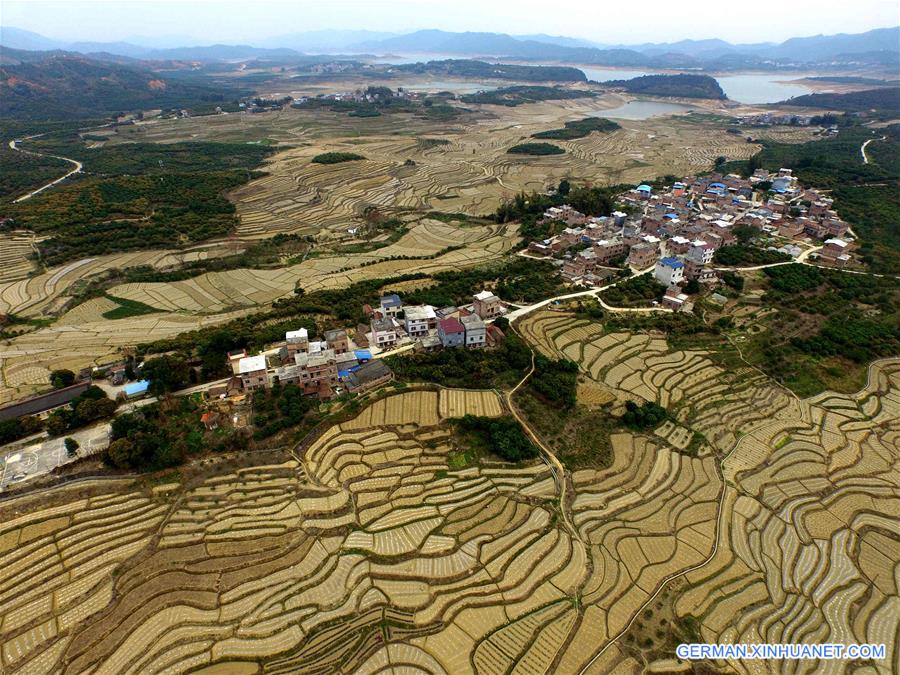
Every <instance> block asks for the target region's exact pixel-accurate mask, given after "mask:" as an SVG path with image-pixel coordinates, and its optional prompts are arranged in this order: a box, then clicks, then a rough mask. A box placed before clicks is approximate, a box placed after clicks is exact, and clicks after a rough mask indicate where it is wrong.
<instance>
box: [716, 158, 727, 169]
mask: <svg viewBox="0 0 900 675" xmlns="http://www.w3.org/2000/svg"><path fill="white" fill-rule="evenodd" d="M727 161H728V158H727V157H723V156H722V155H719V156H718V157H716V162H715V164H716V168H717V169H718V168H719V167H720V166H722V165H723V164H724V163H725V162H727Z"/></svg>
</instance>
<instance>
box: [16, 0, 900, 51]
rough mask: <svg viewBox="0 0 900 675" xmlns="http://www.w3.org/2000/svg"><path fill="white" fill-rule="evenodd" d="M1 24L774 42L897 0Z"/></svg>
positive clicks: (846, 27)
mask: <svg viewBox="0 0 900 675" xmlns="http://www.w3.org/2000/svg"><path fill="white" fill-rule="evenodd" d="M0 23H2V24H3V25H6V26H16V27H18V28H24V29H27V30H32V31H35V32H38V33H41V34H44V35H47V36H48V37H52V38H57V39H62V40H101V41H112V40H121V39H125V38H129V37H133V36H150V37H155V36H173V35H174V36H185V37H187V36H190V37H192V38H194V39H195V40H197V41H199V42H217V41H221V42H230V43H237V42H243V43H248V42H253V41H259V40H261V39H264V38H266V37H271V36H276V35H282V34H285V33H291V32H298V31H305V30H318V29H323V28H350V29H368V30H377V31H394V32H406V31H411V30H418V29H420V28H441V29H444V30H452V31H464V30H472V31H495V32H502V33H512V34H523V33H549V34H552V35H569V36H573V37H580V38H586V39H589V40H594V41H596V42H602V43H609V44H615V43H634V42H644V41H654V42H663V41H671V40H680V39H683V38H696V39H699V38H710V37H721V38H723V39H726V40H729V41H731V42H760V41H780V40H784V39H786V38H789V37H795V36H805V35H816V34H820V33H824V34H831V33H857V32H862V31H866V30H869V29H871V28H880V27H884V26H893V25H897V24H900V4H898V2H897V0H853V1H852V2H838V1H836V0H749V1H748V0H745V1H743V2H733V1H732V2H728V1H727V0H719V1H718V2H716V1H712V2H711V1H710V0H640V1H639V2H626V1H625V0H583V1H580V2H573V1H570V0H556V1H553V0H541V1H537V0H384V1H381V0H371V1H369V2H362V1H359V0H357V1H345V0H319V1H318V2H307V1H305V0H302V1H300V2H287V1H272V0H245V1H244V2H231V1H228V2H215V1H213V0H208V1H196V0H193V1H191V0H185V1H182V2H168V1H163V2H155V1H151V0H118V1H116V2H106V1H102V2H84V1H82V0H65V1H63V0H58V1H55V2H44V1H42V0H29V1H24V0H2V2H0Z"/></svg>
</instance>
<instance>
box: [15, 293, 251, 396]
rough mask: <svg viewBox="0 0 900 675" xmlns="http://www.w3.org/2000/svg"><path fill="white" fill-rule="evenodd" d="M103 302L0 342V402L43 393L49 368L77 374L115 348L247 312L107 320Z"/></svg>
mask: <svg viewBox="0 0 900 675" xmlns="http://www.w3.org/2000/svg"><path fill="white" fill-rule="evenodd" d="M104 302H106V301H104V300H91V301H89V302H88V303H85V304H84V305H80V306H79V307H76V308H75V309H74V310H72V311H71V312H69V313H68V314H66V315H64V316H63V317H62V319H61V320H60V321H58V322H57V323H55V324H53V325H52V326H49V327H47V328H41V329H40V330H36V331H34V332H32V333H26V334H25V335H22V336H19V337H16V338H12V339H10V340H5V341H3V342H2V343H0V403H7V402H9V401H12V400H15V399H17V398H21V397H23V396H25V395H27V394H30V393H32V392H34V391H35V390H38V389H46V388H47V383H48V381H49V376H50V371H52V370H56V369H60V368H67V369H69V370H74V371H76V372H77V371H78V369H80V368H83V367H85V366H87V365H91V364H99V363H104V362H109V361H110V360H112V359H113V357H114V355H116V354H118V353H119V351H120V350H122V349H127V348H131V347H134V346H135V345H138V344H140V343H142V342H147V340H148V339H157V338H158V339H162V338H165V337H174V336H175V335H178V334H180V333H184V332H187V331H192V330H197V329H198V328H203V327H206V326H210V325H214V324H217V323H224V322H226V321H229V320H231V319H235V318H238V317H240V316H244V315H245V314H247V313H248V311H249V310H239V311H234V312H225V313H222V314H217V315H215V316H210V317H205V316H188V315H182V314H174V313H169V314H163V313H160V314H147V315H145V316H137V317H131V318H129V319H123V320H120V321H109V320H107V319H103V318H101V317H100V316H99V315H100V313H102V312H104V311H106V310H107V309H110V307H108V306H104V304H103V303H104ZM79 317H81V318H79Z"/></svg>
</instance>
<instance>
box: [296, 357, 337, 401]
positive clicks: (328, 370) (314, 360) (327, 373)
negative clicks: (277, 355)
mask: <svg viewBox="0 0 900 675" xmlns="http://www.w3.org/2000/svg"><path fill="white" fill-rule="evenodd" d="M294 358H295V361H296V365H297V368H298V371H299V372H298V375H299V378H298V384H299V385H300V388H301V389H303V393H304V394H318V395H319V397H320V398H329V397H330V392H331V387H333V386H334V385H336V384H337V379H338V377H337V362H336V360H335V353H334V351H333V350H331V349H325V350H322V351H321V352H319V353H318V354H297V356H296V357H294Z"/></svg>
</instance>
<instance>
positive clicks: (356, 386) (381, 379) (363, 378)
mask: <svg viewBox="0 0 900 675" xmlns="http://www.w3.org/2000/svg"><path fill="white" fill-rule="evenodd" d="M393 377H394V374H393V373H392V372H391V369H390V368H388V366H387V364H386V363H385V362H384V361H382V360H381V359H377V360H374V361H369V362H368V363H364V364H363V365H361V366H360V367H359V370H357V371H356V372H353V373H350V374H349V375H348V376H347V378H346V379H345V380H344V384H345V385H346V387H347V390H348V391H349V392H350V393H352V394H362V393H365V392H367V391H370V390H372V389H375V388H376V387H380V386H381V385H383V384H386V383H387V382H390V381H391V379H392V378H393Z"/></svg>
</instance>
